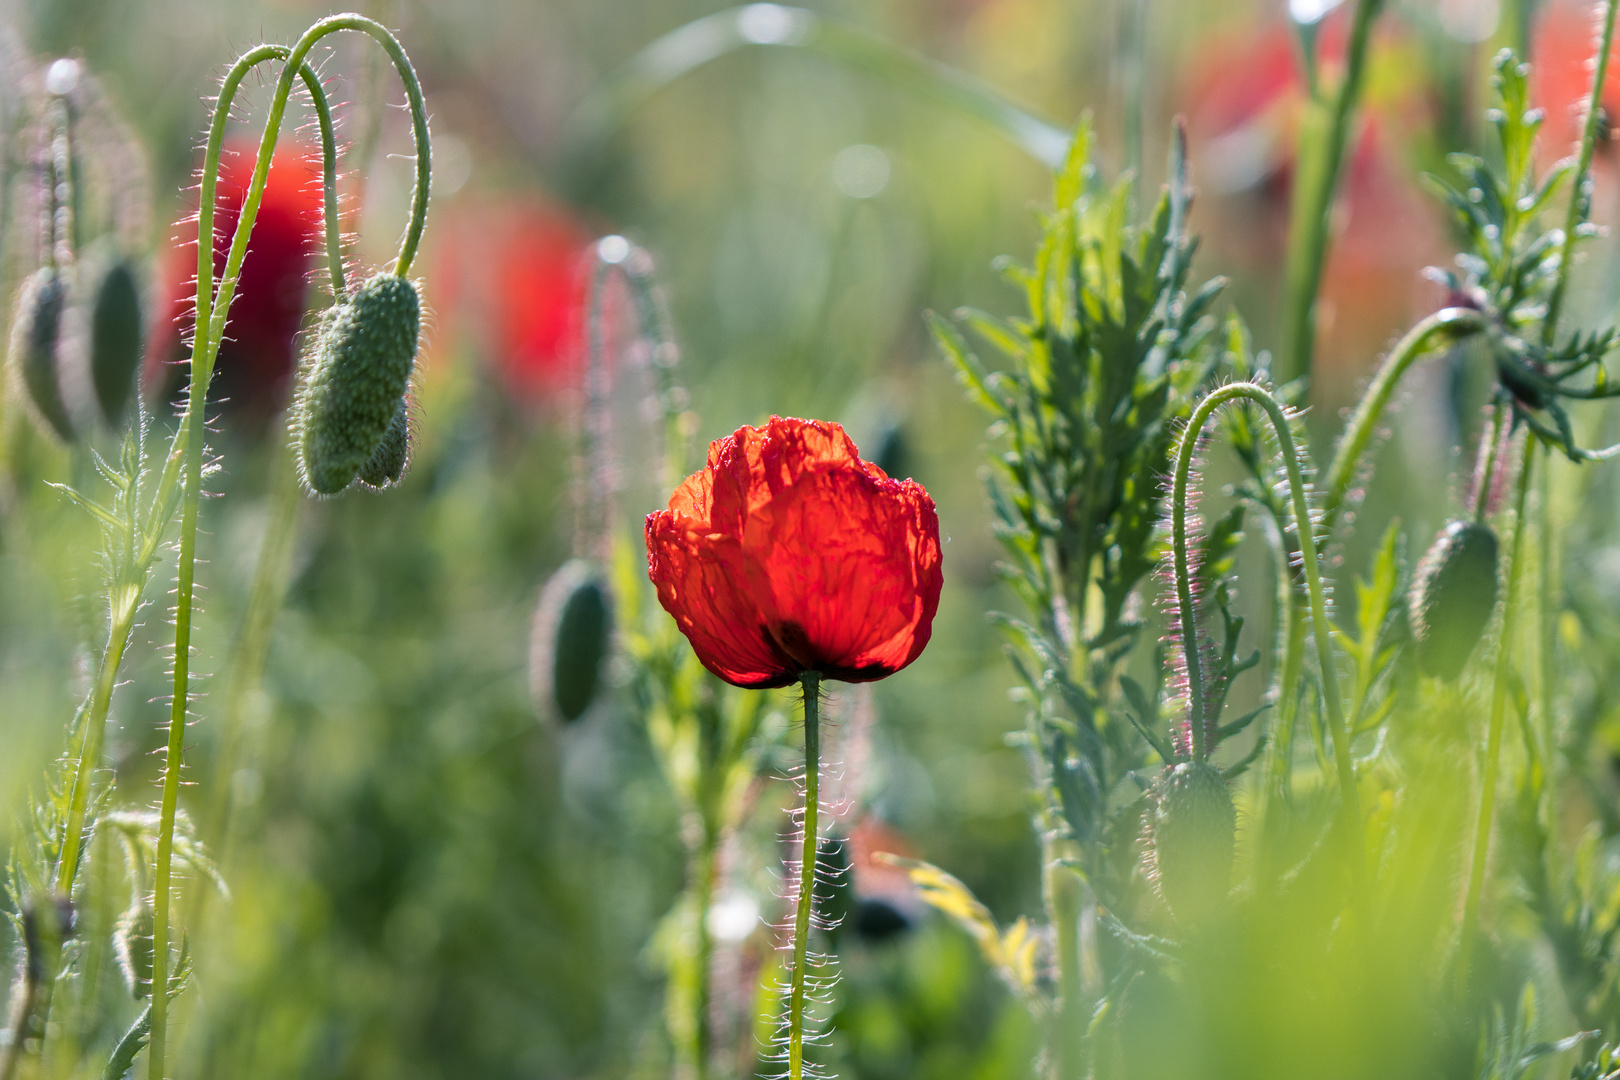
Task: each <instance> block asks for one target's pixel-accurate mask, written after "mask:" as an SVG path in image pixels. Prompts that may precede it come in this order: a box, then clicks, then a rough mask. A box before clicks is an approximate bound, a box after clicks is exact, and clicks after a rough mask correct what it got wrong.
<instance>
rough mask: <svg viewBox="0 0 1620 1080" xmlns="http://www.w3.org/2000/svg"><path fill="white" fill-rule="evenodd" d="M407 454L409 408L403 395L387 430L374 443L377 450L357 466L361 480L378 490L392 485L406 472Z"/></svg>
mask: <svg viewBox="0 0 1620 1080" xmlns="http://www.w3.org/2000/svg"><path fill="white" fill-rule="evenodd" d="M410 456H411V417H410V409H409V407H408V406H407V405H406V403H405V399H404V398H400V399H399V411H398V412H396V413H394V422H393V423H391V424H389V425H388V433H387V434H386V435H384V436H383V440H382V442H380V443H378V444H377V451H376V453H374V454H372V455H371V460H369V461H367V462H366V464H365V467H364V468H362V469H361V470H360V482H361V483H362V484H364V485H365V486H366V487H369V488H372V489H374V490H377V491H381V490H382V489H383V488H386V487H392V486H393V485H394V484H397V483H399V478H400V477H401V476H404V475H405V466H406V464H407V463H408V462H409V460H410Z"/></svg>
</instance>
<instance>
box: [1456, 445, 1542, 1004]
mask: <svg viewBox="0 0 1620 1080" xmlns="http://www.w3.org/2000/svg"><path fill="white" fill-rule="evenodd" d="M1535 455H1536V440H1535V438H1534V437H1531V438H1527V439H1526V440H1525V444H1524V459H1523V462H1522V464H1521V465H1520V467H1519V483H1518V487H1517V490H1516V491H1515V494H1514V499H1513V507H1514V509H1513V540H1512V542H1511V543H1510V544H1509V545H1508V561H1507V572H1506V579H1507V580H1506V585H1505V591H1504V593H1503V597H1502V628H1501V630H1500V632H1499V636H1498V637H1497V640H1496V670H1495V672H1494V674H1493V675H1492V678H1491V717H1490V723H1489V726H1488V727H1487V728H1486V731H1485V764H1484V768H1483V770H1482V771H1481V774H1480V780H1479V785H1480V786H1479V815H1478V816H1477V817H1476V818H1475V820H1474V848H1473V852H1472V855H1471V856H1470V860H1469V868H1468V894H1467V897H1466V898H1465V899H1464V901H1463V923H1462V940H1461V942H1460V943H1459V945H1458V953H1457V978H1458V985H1459V986H1466V985H1467V981H1468V963H1469V959H1470V956H1471V954H1472V951H1473V945H1474V935H1475V931H1476V929H1477V928H1478V925H1479V900H1480V894H1481V892H1482V891H1483V890H1484V887H1485V863H1486V859H1487V857H1488V856H1489V855H1490V846H1491V819H1492V817H1493V816H1494V814H1495V811H1496V776H1497V769H1498V766H1499V765H1500V761H1501V756H1502V721H1503V718H1504V717H1505V716H1506V714H1507V695H1508V683H1509V681H1510V679H1511V675H1512V670H1511V669H1512V652H1513V631H1514V626H1515V623H1516V622H1517V619H1516V616H1517V614H1518V609H1517V606H1516V605H1515V604H1514V599H1515V595H1516V593H1517V591H1518V585H1519V571H1520V570H1521V569H1522V568H1523V561H1522V560H1521V559H1520V558H1519V553H1520V549H1521V548H1522V547H1523V546H1524V534H1525V526H1526V524H1528V523H1527V522H1526V520H1525V516H1524V508H1525V498H1526V496H1527V495H1528V494H1529V491H1530V473H1531V466H1532V465H1533V464H1534V463H1535Z"/></svg>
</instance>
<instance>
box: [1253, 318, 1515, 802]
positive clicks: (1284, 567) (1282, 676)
mask: <svg viewBox="0 0 1620 1080" xmlns="http://www.w3.org/2000/svg"><path fill="white" fill-rule="evenodd" d="M1484 329H1485V318H1484V316H1483V315H1481V314H1480V313H1479V312H1478V311H1475V310H1473V309H1472V308H1456V307H1452V308H1442V309H1441V310H1440V311H1437V312H1435V313H1434V314H1432V315H1430V316H1429V317H1427V318H1425V319H1424V320H1422V321H1421V322H1419V323H1418V324H1417V325H1415V326H1413V327H1412V328H1411V329H1410V330H1408V331H1407V332H1406V334H1405V335H1403V336H1402V338H1401V339H1400V341H1398V342H1397V343H1396V344H1395V347H1394V348H1393V349H1391V350H1390V351H1389V355H1388V356H1386V357H1385V358H1384V362H1383V364H1382V365H1381V366H1380V367H1379V369H1378V374H1377V376H1376V377H1375V378H1374V379H1373V382H1372V384H1371V385H1370V386H1369V387H1368V388H1367V392H1366V394H1364V395H1363V396H1362V399H1361V403H1360V404H1359V405H1358V406H1357V407H1356V411H1355V413H1354V415H1352V417H1351V419H1350V422H1349V424H1348V425H1346V427H1345V429H1344V433H1343V434H1342V435H1341V436H1340V437H1339V441H1338V445H1337V448H1336V450H1335V452H1334V456H1333V461H1332V464H1330V465H1329V466H1328V470H1327V476H1326V481H1327V483H1326V486H1325V492H1324V496H1323V501H1322V512H1321V515H1320V518H1319V524H1320V527H1321V528H1322V531H1323V532H1324V533H1330V532H1332V530H1333V526H1334V524H1335V523H1336V522H1337V520H1338V516H1339V513H1340V512H1341V511H1342V510H1343V508H1344V505H1345V502H1346V501H1347V500H1348V499H1349V497H1350V492H1351V485H1352V484H1354V483H1356V481H1357V480H1358V478H1360V477H1361V476H1362V475H1363V470H1364V469H1365V466H1366V456H1367V454H1368V452H1369V450H1370V449H1371V447H1372V445H1373V443H1374V441H1375V438H1376V437H1377V434H1378V431H1379V427H1380V425H1381V424H1382V423H1383V419H1384V412H1385V410H1386V409H1387V408H1388V407H1389V403H1390V401H1391V400H1392V399H1393V398H1394V396H1395V391H1396V389H1397V388H1398V387H1399V386H1400V382H1401V379H1402V377H1403V376H1405V374H1406V372H1407V371H1408V370H1409V369H1410V368H1411V367H1412V365H1413V364H1415V363H1416V362H1417V361H1419V360H1421V359H1423V358H1424V357H1425V356H1428V355H1430V354H1431V353H1433V352H1435V351H1437V350H1439V349H1442V348H1449V347H1451V346H1454V345H1455V344H1457V342H1458V341H1460V340H1463V339H1465V338H1467V337H1470V336H1471V335H1473V334H1476V333H1479V332H1481V331H1483V330H1484ZM1284 540H1285V541H1286V537H1284ZM1284 547H1285V548H1286V543H1285V544H1284ZM1291 555H1292V551H1289V550H1283V551H1280V552H1279V553H1278V607H1279V611H1280V617H1279V621H1280V626H1279V629H1278V643H1279V648H1280V649H1281V653H1282V658H1283V660H1282V667H1281V670H1280V671H1279V675H1278V682H1277V720H1276V724H1275V726H1274V730H1275V732H1276V736H1275V737H1274V738H1273V740H1272V743H1271V748H1270V750H1269V751H1268V754H1269V761H1270V767H1269V769H1268V775H1269V783H1268V784H1266V785H1265V788H1264V789H1263V790H1262V792H1261V795H1260V802H1259V804H1258V808H1259V809H1258V814H1259V817H1260V818H1261V819H1262V820H1264V818H1265V816H1266V813H1267V810H1268V808H1269V804H1270V802H1271V800H1272V798H1273V797H1274V796H1277V795H1283V796H1286V791H1287V785H1288V775H1289V769H1290V766H1291V763H1292V755H1293V730H1294V722H1295V719H1296V703H1297V701H1298V698H1299V686H1300V679H1301V678H1302V677H1303V675H1304V667H1303V665H1302V664H1301V663H1300V660H1301V657H1302V652H1301V650H1302V649H1303V647H1304V641H1305V611H1304V606H1305V605H1304V603H1302V599H1301V597H1300V595H1299V591H1298V590H1297V588H1296V587H1295V585H1296V580H1297V579H1296V577H1295V571H1294V570H1293V567H1292V564H1291V558H1290V556H1291Z"/></svg>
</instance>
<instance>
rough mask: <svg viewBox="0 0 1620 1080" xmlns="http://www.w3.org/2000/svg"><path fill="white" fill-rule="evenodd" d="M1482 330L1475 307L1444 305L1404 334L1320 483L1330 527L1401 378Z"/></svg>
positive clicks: (1325, 522)
mask: <svg viewBox="0 0 1620 1080" xmlns="http://www.w3.org/2000/svg"><path fill="white" fill-rule="evenodd" d="M1484 329H1485V316H1484V315H1482V314H1481V313H1480V312H1478V311H1475V310H1474V309H1473V308H1461V307H1448V308H1441V309H1440V310H1439V311H1437V312H1435V313H1434V314H1433V315H1430V316H1429V317H1428V318H1426V319H1424V320H1423V321H1422V322H1420V323H1418V324H1417V325H1416V326H1414V327H1412V329H1410V330H1408V331H1407V332H1406V335H1405V336H1404V337H1402V338H1401V340H1400V341H1398V342H1396V344H1395V347H1394V348H1393V349H1391V350H1390V351H1389V355H1388V356H1386V357H1385V358H1384V362H1383V364H1382V365H1381V366H1380V367H1379V369H1378V375H1377V376H1376V377H1375V378H1374V379H1373V381H1372V385H1371V386H1369V387H1367V392H1366V393H1365V394H1363V395H1362V398H1361V404H1359V405H1357V406H1356V411H1355V414H1354V415H1353V416H1352V417H1351V418H1350V423H1349V424H1348V425H1347V426H1346V427H1345V429H1344V434H1343V435H1341V436H1340V437H1339V442H1338V445H1337V447H1336V448H1335V450H1334V454H1333V462H1332V464H1330V465H1329V466H1328V471H1327V477H1326V480H1327V483H1326V484H1325V485H1324V498H1323V502H1322V524H1323V526H1324V528H1327V529H1331V528H1332V527H1333V524H1334V522H1335V521H1336V519H1337V518H1338V514H1339V511H1340V510H1341V509H1343V507H1344V502H1345V499H1346V497H1347V496H1348V495H1349V493H1350V485H1351V484H1353V483H1354V482H1355V480H1356V477H1357V476H1359V475H1360V474H1361V469H1362V459H1363V458H1364V457H1365V456H1366V453H1367V450H1368V448H1369V447H1371V446H1372V442H1373V438H1374V436H1375V435H1376V434H1377V432H1378V426H1379V424H1381V423H1382V422H1383V418H1384V410H1385V409H1386V408H1388V407H1389V403H1390V400H1391V399H1392V398H1393V397H1394V396H1395V390H1396V388H1397V387H1398V386H1400V382H1401V378H1402V377H1403V376H1404V375H1405V374H1406V372H1407V369H1408V368H1410V367H1411V366H1412V365H1413V364H1414V363H1416V362H1417V361H1418V360H1421V359H1422V358H1423V357H1425V356H1427V355H1428V354H1429V353H1431V352H1433V351H1434V350H1436V349H1439V348H1449V347H1450V346H1452V345H1455V344H1457V342H1458V341H1460V340H1462V339H1463V338H1466V337H1469V336H1471V335H1473V334H1477V333H1479V332H1480V331H1482V330H1484Z"/></svg>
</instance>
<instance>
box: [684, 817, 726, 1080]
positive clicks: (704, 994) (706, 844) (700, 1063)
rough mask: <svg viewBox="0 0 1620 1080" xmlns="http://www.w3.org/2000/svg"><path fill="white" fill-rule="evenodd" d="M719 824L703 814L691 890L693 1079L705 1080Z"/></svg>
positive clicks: (711, 1036)
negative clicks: (694, 919) (693, 919)
mask: <svg viewBox="0 0 1620 1080" xmlns="http://www.w3.org/2000/svg"><path fill="white" fill-rule="evenodd" d="M719 863H720V825H719V822H718V821H713V820H711V819H710V818H709V816H708V815H705V820H704V823H703V843H702V847H701V849H700V850H699V852H698V859H697V868H696V869H697V880H696V882H695V888H694V890H693V892H694V894H695V896H694V904H695V906H696V908H697V947H696V948H695V949H694V950H693V952H694V956H693V957H692V965H693V975H694V977H695V978H694V982H695V985H694V987H693V993H692V1017H691V1024H692V1063H691V1064H692V1076H693V1077H694V1080H708V1076H709V1055H710V1054H711V1053H713V1050H714V1047H713V1042H714V1030H713V1027H712V1025H711V1024H710V1023H709V1011H710V1009H711V1008H713V998H714V990H713V986H712V985H711V981H710V978H709V972H710V969H711V968H712V967H713V966H714V935H713V934H712V933H710V932H709V908H710V907H711V906H712V905H713V904H714V886H715V882H716V881H717V880H718V878H719V871H720V866H719Z"/></svg>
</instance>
